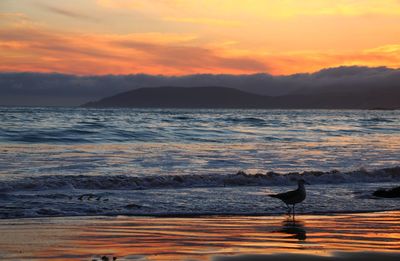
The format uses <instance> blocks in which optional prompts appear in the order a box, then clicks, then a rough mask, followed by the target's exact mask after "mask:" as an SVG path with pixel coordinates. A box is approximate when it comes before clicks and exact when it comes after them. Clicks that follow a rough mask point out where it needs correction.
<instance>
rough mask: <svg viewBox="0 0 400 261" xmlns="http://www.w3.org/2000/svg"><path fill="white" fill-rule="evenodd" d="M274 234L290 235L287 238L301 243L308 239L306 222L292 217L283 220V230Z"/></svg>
mask: <svg viewBox="0 0 400 261" xmlns="http://www.w3.org/2000/svg"><path fill="white" fill-rule="evenodd" d="M274 232H279V233H285V234H288V235H289V236H287V237H286V238H294V239H298V240H300V241H305V240H306V239H307V232H306V230H305V226H304V222H303V221H301V220H296V219H294V218H290V217H289V218H287V219H285V220H283V221H282V228H281V229H279V230H277V231H274Z"/></svg>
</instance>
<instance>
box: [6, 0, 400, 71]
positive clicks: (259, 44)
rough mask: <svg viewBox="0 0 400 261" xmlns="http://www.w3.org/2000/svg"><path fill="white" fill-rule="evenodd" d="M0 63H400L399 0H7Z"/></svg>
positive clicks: (291, 67)
mask: <svg viewBox="0 0 400 261" xmlns="http://www.w3.org/2000/svg"><path fill="white" fill-rule="evenodd" d="M0 61H1V63H0V71H3V72H9V71H34V72H61V73H72V74H79V75H88V74H130V73H148V74H166V75H184V74H194V73H214V74H218V73H232V74H248V73H259V72H266V73H271V74H275V75H279V74H292V73H299V72H313V71H317V70H319V69H322V68H326V67H335V66H340V65H366V66H387V67H392V68H399V67H400V1H399V0H219V1H217V0H202V1H190V0H152V1H148V0H69V1H53V0H18V1H15V0H1V1H0Z"/></svg>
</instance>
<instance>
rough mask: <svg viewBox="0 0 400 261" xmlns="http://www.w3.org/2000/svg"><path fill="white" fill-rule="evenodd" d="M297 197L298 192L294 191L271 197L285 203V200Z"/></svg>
mask: <svg viewBox="0 0 400 261" xmlns="http://www.w3.org/2000/svg"><path fill="white" fill-rule="evenodd" d="M296 195H297V190H293V191H288V192H284V193H279V194H276V195H270V196H271V197H274V198H279V199H280V200H283V201H285V200H288V199H290V198H293V197H295V196H296Z"/></svg>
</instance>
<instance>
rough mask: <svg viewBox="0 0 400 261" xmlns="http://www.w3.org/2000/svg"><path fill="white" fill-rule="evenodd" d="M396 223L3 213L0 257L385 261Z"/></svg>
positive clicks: (398, 241) (398, 234) (397, 239)
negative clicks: (375, 260) (6, 216)
mask: <svg viewBox="0 0 400 261" xmlns="http://www.w3.org/2000/svg"><path fill="white" fill-rule="evenodd" d="M399 224H400V211H390V212H374V213H355V214H334V215H298V216H296V219H295V220H293V219H291V218H288V217H287V216H229V217H228V216H211V217H190V218H187V217H186V218H184V217H165V218H160V217H157V218H155V217H124V216H120V217H62V218H32V219H4V220H0V258H1V259H2V260H101V258H102V257H103V256H106V257H108V258H109V260H112V258H113V257H115V258H116V260H265V259H268V257H270V258H272V259H274V260H285V259H287V258H289V259H293V258H294V257H296V258H298V259H301V258H302V257H304V258H307V259H308V260H310V259H309V258H317V259H323V260H325V259H332V258H333V257H334V258H335V259H340V260H346V259H351V258H353V259H358V258H360V257H363V258H367V257H368V258H372V257H374V258H377V257H380V256H381V255H384V256H385V260H392V259H393V260H396V258H398V257H399V256H400V226H399ZM370 252H373V253H370ZM304 255H306V256H304ZM309 255H312V256H311V257H310V256H309ZM397 255H399V256H397ZM366 260H367V259H366ZM397 260H399V259H397Z"/></svg>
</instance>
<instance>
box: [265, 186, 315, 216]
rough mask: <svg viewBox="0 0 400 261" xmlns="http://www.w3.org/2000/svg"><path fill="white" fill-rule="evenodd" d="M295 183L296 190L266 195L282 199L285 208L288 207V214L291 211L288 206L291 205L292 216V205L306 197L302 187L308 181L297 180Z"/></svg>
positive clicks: (304, 189)
mask: <svg viewBox="0 0 400 261" xmlns="http://www.w3.org/2000/svg"><path fill="white" fill-rule="evenodd" d="M297 184H298V187H297V189H296V190H292V191H288V192H284V193H279V194H271V195H268V196H270V197H273V198H278V199H280V200H282V201H283V202H284V203H285V204H286V206H287V208H288V209H289V215H290V212H291V208H290V207H289V205H292V209H293V216H294V206H295V205H296V204H298V203H301V202H303V200H305V199H306V188H305V187H304V184H308V185H310V183H308V182H307V181H305V180H304V179H300V180H298V181H297Z"/></svg>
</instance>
